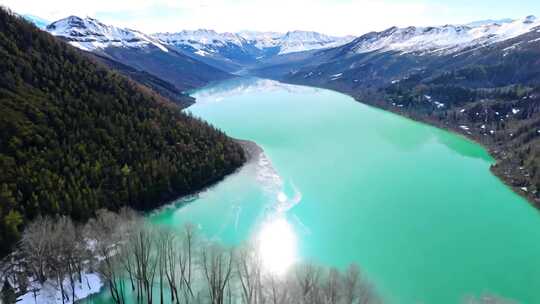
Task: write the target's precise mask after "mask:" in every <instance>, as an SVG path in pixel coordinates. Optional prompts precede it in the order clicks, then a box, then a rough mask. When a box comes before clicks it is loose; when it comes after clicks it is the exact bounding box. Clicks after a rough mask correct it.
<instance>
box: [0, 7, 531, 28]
mask: <svg viewBox="0 0 540 304" xmlns="http://www.w3.org/2000/svg"><path fill="white" fill-rule="evenodd" d="M0 3H1V4H2V5H5V6H8V7H10V8H11V9H13V10H14V11H16V12H19V13H28V14H33V15H36V16H39V17H42V18H45V19H47V20H51V21H54V20H56V19H59V18H63V17H66V16H68V15H79V16H83V17H84V16H91V17H96V18H98V19H100V20H102V21H104V22H106V23H110V24H114V25H118V26H125V27H130V28H135V29H138V30H141V31H145V32H158V31H169V32H173V31H179V30H182V29H197V28H211V29H215V30H217V31H220V32H224V31H239V30H258V31H280V32H284V31H288V30H296V29H298V30H314V31H319V32H323V33H328V34H334V35H346V34H350V35H360V34H363V33H365V32H368V31H373V30H382V29H385V28H388V27H390V26H393V25H397V26H408V25H416V26H422V25H442V24H449V23H467V22H470V21H475V20H483V19H500V18H515V19H518V18H523V17H525V16H527V15H537V16H538V15H539V14H540V0H536V1H533V0H521V1H488V0H453V1H442V0H412V1H405V0H383V1H375V0H154V1H145V0H131V1H127V0H83V1H78V0H76V1H73V0H45V1H44V0H39V1H36V0H0Z"/></svg>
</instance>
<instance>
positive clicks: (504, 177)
mask: <svg viewBox="0 0 540 304" xmlns="http://www.w3.org/2000/svg"><path fill="white" fill-rule="evenodd" d="M274 80H276V81H279V82H283V83H286V84H292V85H301V86H307V87H312V88H319V89H325V90H330V91H334V92H337V93H340V94H344V95H347V96H349V97H351V98H352V99H353V100H354V101H355V102H358V103H361V104H364V105H366V106H369V107H373V108H376V109H379V110H383V111H387V112H390V113H394V114H396V115H399V116H401V117H404V118H406V119H410V120H412V121H415V122H419V123H423V124H426V125H429V126H431V127H435V128H438V129H441V130H444V131H447V132H450V133H452V134H454V135H457V136H461V137H463V138H465V139H467V140H471V141H473V142H474V143H476V144H478V145H480V146H481V147H482V148H484V149H485V150H486V151H487V152H488V154H489V155H490V156H491V157H492V158H493V159H494V161H495V163H494V164H492V165H491V166H490V168H489V171H490V172H491V174H493V175H494V176H495V177H497V179H499V180H500V181H501V182H502V183H503V184H504V185H505V186H506V187H508V188H509V189H510V190H512V192H514V193H515V194H517V195H518V196H520V197H522V198H523V199H525V200H526V201H527V202H528V203H529V204H530V205H531V206H532V207H534V208H535V209H536V210H537V211H539V212H540V199H538V198H536V197H534V196H533V193H532V192H529V191H528V189H527V187H522V186H520V185H514V181H515V180H516V179H517V177H518V176H519V175H517V174H514V172H510V171H511V170H512V171H515V170H516V168H515V167H512V166H510V168H508V166H509V164H505V163H503V161H504V160H508V158H506V156H507V154H508V152H506V151H504V149H503V148H502V147H500V146H499V145H498V144H495V143H494V144H491V143H489V142H487V141H482V137H481V135H479V134H475V133H472V132H470V131H468V130H463V129H460V126H459V125H455V126H453V125H451V124H448V123H445V121H440V122H439V121H435V120H434V119H429V117H425V116H421V115H415V113H410V112H406V111H403V110H400V108H395V107H390V106H386V105H385V104H379V103H377V102H370V101H367V100H365V99H361V98H360V97H357V96H354V95H353V93H352V92H349V91H346V90H343V91H340V90H338V89H335V88H331V87H325V86H322V85H320V86H317V85H311V84H303V83H296V82H287V81H285V80H282V79H274ZM525 173H526V171H525ZM524 176H526V175H524Z"/></svg>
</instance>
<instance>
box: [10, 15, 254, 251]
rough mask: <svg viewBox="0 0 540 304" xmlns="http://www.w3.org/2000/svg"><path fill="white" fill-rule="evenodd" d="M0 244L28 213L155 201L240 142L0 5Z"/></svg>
mask: <svg viewBox="0 0 540 304" xmlns="http://www.w3.org/2000/svg"><path fill="white" fill-rule="evenodd" d="M0 53H1V54H0V58H1V60H0V71H2V72H1V74H0V172H1V174H0V248H1V249H0V251H1V252H0V253H2V254H3V253H5V252H6V251H8V250H9V249H10V248H11V246H12V245H13V244H14V242H15V241H16V240H17V239H18V238H19V234H20V231H21V229H22V228H23V227H24V224H25V223H26V222H27V221H28V220H30V219H32V218H35V217H36V216H38V215H55V214H62V215H69V216H72V217H73V218H74V219H76V220H85V219H87V218H88V217H90V216H92V215H93V214H94V212H95V211H96V210H97V209H99V208H109V209H112V210H115V209H118V208H120V207H121V206H126V205H129V206H132V207H135V208H138V209H146V208H151V207H156V206H157V205H159V204H160V203H163V202H164V201H165V200H167V199H171V198H173V197H175V196H178V195H181V194H186V193H189V192H192V191H195V190H197V189H201V187H204V186H206V185H208V184H209V183H210V182H212V181H215V180H217V179H220V178H222V177H223V176H225V175H226V174H228V173H230V172H232V171H234V170H235V169H236V168H237V167H238V166H240V165H241V164H242V163H243V161H244V159H245V157H244V154H243V151H242V149H241V147H240V146H239V145H238V144H237V143H236V142H234V141H233V140H231V139H230V138H228V137H227V136H226V135H225V134H224V133H222V132H220V131H219V130H216V129H215V128H213V127H212V126H210V125H208V124H207V123H205V122H203V121H200V120H198V119H195V118H193V117H190V116H188V115H185V114H182V113H181V112H180V111H179V109H178V108H177V107H176V106H174V105H173V104H172V103H170V102H169V101H168V100H167V99H164V98H163V97H160V96H159V95H157V94H155V93H154V92H153V91H150V90H149V89H147V88H145V87H142V86H140V85H137V84H135V83H134V82H132V81H130V80H128V79H127V78H124V77H123V76H121V75H119V74H117V73H114V72H111V71H109V70H108V69H106V68H105V67H101V66H97V65H96V63H94V62H93V61H91V60H89V59H88V58H86V57H85V56H82V55H81V54H80V53H79V51H77V50H76V49H74V48H73V47H71V46H68V45H67V44H65V43H64V42H61V41H59V40H57V39H56V38H54V37H53V36H51V35H49V34H47V33H44V32H42V31H40V30H38V29H37V28H36V27H34V26H33V25H31V24H30V23H28V22H27V21H25V20H23V19H22V18H19V17H15V16H14V15H13V14H11V13H10V12H8V11H6V10H4V9H0Z"/></svg>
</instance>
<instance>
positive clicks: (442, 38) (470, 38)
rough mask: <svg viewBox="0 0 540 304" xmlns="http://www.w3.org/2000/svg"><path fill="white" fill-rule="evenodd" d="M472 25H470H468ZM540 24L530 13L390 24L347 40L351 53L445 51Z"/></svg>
mask: <svg viewBox="0 0 540 304" xmlns="http://www.w3.org/2000/svg"><path fill="white" fill-rule="evenodd" d="M471 25H472V26H471ZM538 26H540V20H538V19H537V18H536V17H534V16H528V17H526V18H524V19H520V20H514V21H511V22H510V21H505V22H489V21H481V22H475V23H471V24H469V25H445V26H440V27H413V26H412V27H407V28H397V27H391V28H389V29H387V30H385V31H383V32H372V33H368V34H365V35H363V36H361V37H359V38H357V39H355V40H354V41H353V42H352V43H351V50H352V52H354V53H367V52H373V51H401V52H403V53H419V54H420V55H423V54H436V55H437V54H439V55H446V54H450V53H454V52H457V51H460V50H463V49H466V48H471V47H476V46H485V45H489V44H492V43H496V42H501V41H504V40H507V39H511V38H514V37H517V36H520V35H522V34H525V33H527V32H529V31H532V30H533V29H535V28H536V27H538Z"/></svg>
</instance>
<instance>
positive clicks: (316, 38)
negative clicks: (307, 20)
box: [278, 31, 354, 54]
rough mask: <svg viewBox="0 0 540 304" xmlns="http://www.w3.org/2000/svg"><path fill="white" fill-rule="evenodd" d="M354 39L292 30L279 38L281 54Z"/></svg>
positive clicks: (323, 46)
mask: <svg viewBox="0 0 540 304" xmlns="http://www.w3.org/2000/svg"><path fill="white" fill-rule="evenodd" d="M353 39H354V37H352V36H346V37H333V36H327V35H324V34H321V33H317V32H306V31H292V32H288V33H286V34H285V35H283V36H281V37H280V38H279V39H278V46H279V48H280V51H279V54H288V53H295V52H303V51H309V50H316V49H324V48H331V47H337V46H340V45H343V44H346V43H349V42H351V41H352V40H353Z"/></svg>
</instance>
